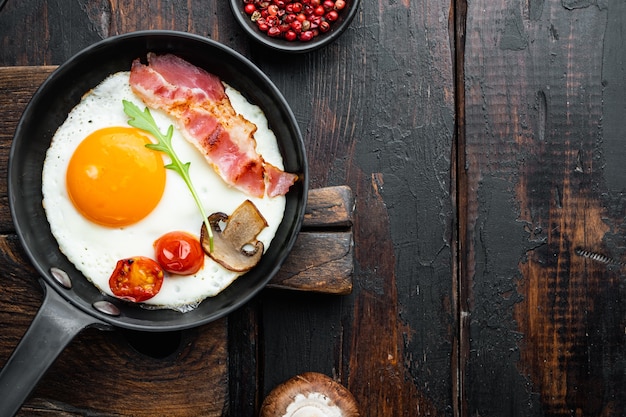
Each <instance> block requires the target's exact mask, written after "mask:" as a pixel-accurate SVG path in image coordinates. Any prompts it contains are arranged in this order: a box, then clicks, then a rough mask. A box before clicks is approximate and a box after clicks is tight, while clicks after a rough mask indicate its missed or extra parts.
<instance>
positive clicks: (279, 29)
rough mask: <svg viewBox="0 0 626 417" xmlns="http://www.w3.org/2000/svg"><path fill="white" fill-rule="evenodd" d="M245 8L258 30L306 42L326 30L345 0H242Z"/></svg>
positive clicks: (277, 36)
mask: <svg viewBox="0 0 626 417" xmlns="http://www.w3.org/2000/svg"><path fill="white" fill-rule="evenodd" d="M243 3H244V11H245V12H246V13H247V14H248V15H250V19H251V20H252V21H253V22H255V23H256V25H257V27H258V28H259V30H260V31H261V32H264V33H266V34H267V35H268V36H270V37H273V38H282V39H285V40H287V41H290V42H292V41H301V42H308V41H310V40H312V39H313V38H315V37H316V36H319V35H320V33H325V32H328V31H329V30H330V29H331V25H332V24H333V22H335V21H336V20H337V19H339V13H340V12H341V10H343V9H344V7H345V6H346V2H345V0H298V1H291V0H243Z"/></svg>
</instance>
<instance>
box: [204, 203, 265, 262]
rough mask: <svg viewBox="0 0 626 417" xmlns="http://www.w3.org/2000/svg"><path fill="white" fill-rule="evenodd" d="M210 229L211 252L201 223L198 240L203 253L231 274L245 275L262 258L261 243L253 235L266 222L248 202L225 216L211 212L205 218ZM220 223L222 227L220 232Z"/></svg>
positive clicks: (255, 235)
mask: <svg viewBox="0 0 626 417" xmlns="http://www.w3.org/2000/svg"><path fill="white" fill-rule="evenodd" d="M209 224H210V225H211V227H212V228H213V250H212V251H210V250H209V244H210V243H209V237H208V233H207V230H206V227H205V226H204V224H203V225H202V229H201V232H200V241H201V243H202V247H203V248H204V251H205V252H206V253H207V254H208V255H209V256H210V257H211V258H212V259H213V260H214V261H215V262H217V263H219V264H220V265H222V266H223V267H224V268H227V269H229V270H231V271H235V272H246V271H248V270H249V269H251V268H252V267H253V266H255V265H256V264H257V263H258V262H259V261H260V260H261V256H263V242H261V241H259V240H257V238H256V237H257V235H258V234H259V233H260V232H261V230H263V229H264V228H265V227H267V221H266V220H265V218H264V217H263V215H262V214H261V212H259V210H258V209H257V207H256V206H255V205H254V203H252V201H250V200H246V201H244V202H243V203H241V204H240V205H239V207H237V208H236V209H235V211H233V213H232V214H231V215H230V216H228V215H227V214H225V213H219V212H218V213H213V214H211V215H210V216H209ZM222 224H225V226H224V228H223V229H222V226H221V225H222Z"/></svg>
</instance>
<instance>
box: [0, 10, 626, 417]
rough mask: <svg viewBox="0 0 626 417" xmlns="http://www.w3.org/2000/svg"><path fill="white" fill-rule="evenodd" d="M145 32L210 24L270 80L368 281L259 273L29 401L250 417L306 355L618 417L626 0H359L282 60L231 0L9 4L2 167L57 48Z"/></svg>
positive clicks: (14, 268)
mask: <svg viewBox="0 0 626 417" xmlns="http://www.w3.org/2000/svg"><path fill="white" fill-rule="evenodd" d="M140 29H175V30H181V31H187V32H191V33H196V34H200V35H203V36H207V37H210V38H212V39H214V40H217V41H219V42H222V43H224V44H226V45H228V46H230V47H232V48H233V49H235V50H237V51H239V52H241V53H242V54H244V55H245V56H247V57H248V58H250V59H251V60H252V61H253V62H255V63H256V64H257V65H258V66H259V67H260V68H261V69H262V70H263V71H265V72H266V73H267V74H268V75H269V77H270V78H271V79H272V80H273V81H274V82H275V83H276V85H277V86H278V88H279V89H280V90H281V91H282V92H283V94H284V95H285V97H286V98H287V100H288V101H289V103H290V105H291V106H292V108H293V110H294V112H295V114H296V117H297V119H298V122H299V123H300V126H301V128H302V131H303V133H304V137H305V142H306V146H307V152H308V157H309V161H310V164H311V165H310V172H311V188H313V189H319V188H323V187H329V186H346V187H347V189H348V190H350V191H351V192H352V195H353V197H354V201H355V211H354V217H353V218H352V219H351V222H349V223H346V224H347V226H346V225H344V226H343V228H342V229H341V231H343V232H347V233H349V234H350V236H351V237H352V239H353V241H354V246H353V247H352V249H351V251H352V252H351V253H350V254H349V255H350V256H353V265H352V266H353V271H348V272H346V270H345V269H344V270H341V273H339V274H338V275H342V274H346V276H347V277H349V278H351V279H352V285H353V288H352V291H351V292H350V293H349V294H347V295H346V294H344V295H339V294H329V293H319V292H308V291H304V292H303V291H290V290H285V289H280V288H268V289H266V290H264V291H263V292H262V293H261V294H260V295H259V296H258V297H255V299H254V300H252V301H251V302H250V303H248V304H247V305H246V306H245V307H244V308H242V309H240V310H238V311H236V312H235V313H233V314H231V315H230V316H228V317H227V318H225V319H223V320H220V321H218V322H216V323H211V324H209V325H205V326H203V327H199V328H195V329H192V330H188V331H184V332H179V333H175V334H136V333H132V332H127V331H121V330H119V331H114V332H101V331H98V330H88V331H85V332H83V333H81V334H80V335H79V336H78V337H77V338H76V339H75V340H74V341H73V342H72V343H71V345H70V346H69V347H68V348H67V349H66V350H65V351H64V352H63V353H62V354H61V356H60V357H59V358H58V359H57V361H56V362H55V364H54V365H53V366H52V368H51V369H50V371H49V372H48V373H47V374H46V376H45V377H44V378H43V380H42V381H41V383H40V384H39V386H38V387H37V389H36V390H35V391H34V393H33V395H32V396H31V398H30V399H29V400H28V401H27V402H26V404H25V405H24V406H23V408H22V410H21V412H20V415H23V416H44V415H46V416H48V415H63V416H78V415H82V416H112V415H114V416H159V415H164V416H219V415H224V416H233V417H240V416H255V415H256V412H257V410H258V407H259V404H260V402H261V401H262V400H263V398H264V397H265V396H266V395H267V393H268V392H269V391H270V390H271V389H272V388H273V387H275V386H276V385H277V384H279V383H280V382H282V381H284V380H286V379H288V378H290V377H292V376H294V375H296V374H298V373H301V372H305V371H317V372H321V373H325V374H327V375H329V376H332V377H334V378H335V379H337V380H338V381H340V382H341V383H343V384H344V385H345V386H346V387H348V388H349V389H350V390H351V391H352V393H353V394H354V395H355V397H356V398H357V400H358V402H359V403H360V406H361V408H362V414H363V415H364V416H407V417H408V416H481V417H503V416H530V417H534V416H577V417H578V416H598V417H600V416H602V417H608V416H624V415H626V414H625V413H626V412H625V410H626V340H625V339H626V303H625V301H624V300H625V299H626V285H625V273H626V268H625V267H624V265H625V262H626V253H625V252H626V220H625V219H626V169H625V165H626V164H625V161H626V146H625V145H626V136H625V134H626V47H625V46H624V45H626V3H624V2H623V1H622V0H558V1H557V0H554V1H544V0H529V1H504V0H477V1H471V2H467V1H464V0H457V1H454V0H453V1H451V2H445V1H440V2H436V1H435V2H425V1H409V0H403V1H385V2H373V1H370V0H362V4H361V6H360V10H359V13H358V15H357V16H356V18H355V20H354V21H353V23H352V25H351V28H350V29H349V30H348V32H347V33H346V34H345V35H344V36H343V37H342V38H340V39H339V40H338V41H336V42H335V43H333V44H332V45H330V46H328V47H327V48H325V49H323V50H319V51H316V52H313V53H309V54H306V55H300V56H287V55H283V54H280V53H274V52H271V51H269V50H266V49H264V48H261V47H258V46H256V45H254V44H252V43H251V41H250V40H249V39H248V38H247V37H246V36H245V35H244V33H243V32H242V30H241V29H240V28H239V27H237V26H236V23H235V21H234V19H233V17H232V16H231V13H230V10H229V6H228V4H227V2H226V1H206V0H189V1H149V0H129V1H125V2H117V1H113V2H108V1H71V2H70V1H50V0H47V1H34V0H21V1H17V0H8V2H7V3H6V5H5V6H4V8H3V9H2V10H0V66H1V67H9V68H2V71H4V72H0V85H1V86H2V87H0V95H1V96H2V97H0V100H2V101H1V103H2V105H1V107H2V108H0V126H1V127H2V130H1V131H0V165H1V166H2V167H6V163H7V159H8V153H9V148H10V145H11V140H12V134H13V130H14V129H15V126H16V123H17V121H18V119H19V116H20V114H21V111H22V110H23V108H24V106H25V105H26V103H27V101H28V98H29V97H30V94H32V92H33V91H34V90H35V89H36V87H37V86H38V85H39V84H40V83H41V82H42V81H43V79H45V76H46V75H47V73H49V71H50V70H51V69H50V68H45V67H44V66H55V65H59V64H61V63H63V62H64V61H65V60H67V59H68V58H69V57H70V56H71V55H73V54H74V53H76V52H78V51H79V50H80V49H82V48H84V47H86V46H88V45H90V44H92V43H93V42H96V41H98V40H100V39H103V38H106V37H108V36H111V35H115V34H120V33H125V32H130V31H134V30H140ZM18 66H21V67H20V68H17V67H18ZM6 187H7V177H6V170H5V169H2V170H0V191H1V194H0V204H1V207H0V227H1V228H2V230H1V231H0V233H1V236H0V247H1V248H2V257H1V258H0V276H1V277H2V286H1V287H0V365H1V364H3V363H4V362H5V361H6V358H8V356H9V355H10V353H11V351H12V350H13V348H14V347H15V345H16V344H17V342H18V340H19V339H20V337H21V335H22V334H23V333H24V332H25V331H26V329H27V327H28V324H29V322H30V320H31V319H32V317H33V316H34V314H35V312H36V310H37V308H38V306H39V305H40V302H41V299H42V296H41V289H40V288H39V285H38V284H37V279H36V274H35V273H34V270H33V268H32V267H31V266H30V264H29V263H28V261H27V260H26V257H25V255H24V253H23V251H22V248H21V246H20V244H19V241H18V239H17V237H16V236H15V230H14V227H13V224H12V222H11V218H10V214H9V212H8V201H7V195H6ZM350 225H351V227H350ZM296 264H297V262H296ZM296 269H297V267H296ZM287 286H289V285H287ZM275 287H280V285H275Z"/></svg>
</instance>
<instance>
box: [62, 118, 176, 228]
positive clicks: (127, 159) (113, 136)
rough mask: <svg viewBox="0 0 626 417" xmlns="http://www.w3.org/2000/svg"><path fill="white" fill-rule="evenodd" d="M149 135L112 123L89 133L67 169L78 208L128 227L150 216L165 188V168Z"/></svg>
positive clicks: (111, 224) (102, 222)
mask: <svg viewBox="0 0 626 417" xmlns="http://www.w3.org/2000/svg"><path fill="white" fill-rule="evenodd" d="M147 143H151V140H150V138H149V137H148V136H147V135H146V134H144V133H143V132H141V131H140V130H138V129H135V128H131V127H110V128H104V129H100V130H97V131H95V132H93V133H92V134H90V135H89V136H87V137H86V138H85V139H84V140H83V141H82V142H81V143H80V144H79V145H78V147H77V148H76V150H75V151H74V154H73V155H72V158H71V160H70V163H69V166H68V168H67V175H66V184H67V191H68V193H69V197H70V199H71V201H72V203H73V204H74V206H75V207H76V209H77V210H78V211H79V212H80V213H81V214H82V215H83V216H85V217H86V218H87V219H89V220H91V221H93V222H95V223H98V224H100V225H103V226H108V227H120V226H127V225H130V224H133V223H136V222H138V221H139V220H141V219H143V218H144V217H145V216H147V215H148V214H149V213H150V212H151V211H152V210H153V209H154V208H155V207H156V206H157V204H158V203H159V201H160V200H161V196H162V195H163V190H164V189H165V168H164V166H163V158H162V156H161V154H160V153H159V152H158V151H154V150H151V149H148V148H146V146H145V145H146V144H147Z"/></svg>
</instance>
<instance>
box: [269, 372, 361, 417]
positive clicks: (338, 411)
mask: <svg viewBox="0 0 626 417" xmlns="http://www.w3.org/2000/svg"><path fill="white" fill-rule="evenodd" d="M359 415H360V414H359V409H358V405H357V403H356V401H355V399H354V397H353V396H352V394H351V393H350V391H348V390H347V389H346V388H345V387H344V386H343V385H341V384H339V383H338V382H335V381H334V380H333V379H332V378H330V377H328V376H326V375H324V374H320V373H317V372H305V373H303V374H301V375H297V376H295V377H293V378H291V379H289V380H288V381H286V382H283V383H282V384H280V385H278V386H277V387H276V388H274V389H273V390H272V392H270V393H269V395H268V396H267V397H265V400H263V404H262V405H261V412H260V414H259V417H294V416H310V417H359Z"/></svg>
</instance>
